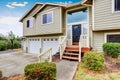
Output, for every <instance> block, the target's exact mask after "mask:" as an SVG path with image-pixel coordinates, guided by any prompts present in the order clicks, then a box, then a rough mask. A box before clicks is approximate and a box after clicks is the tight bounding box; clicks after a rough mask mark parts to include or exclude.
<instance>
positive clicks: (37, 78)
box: [24, 62, 56, 80]
mask: <svg viewBox="0 0 120 80" xmlns="http://www.w3.org/2000/svg"><path fill="white" fill-rule="evenodd" d="M24 71H25V76H26V80H54V78H55V77H56V65H55V63H51V62H41V63H34V64H29V65H27V66H26V67H25V69H24Z"/></svg>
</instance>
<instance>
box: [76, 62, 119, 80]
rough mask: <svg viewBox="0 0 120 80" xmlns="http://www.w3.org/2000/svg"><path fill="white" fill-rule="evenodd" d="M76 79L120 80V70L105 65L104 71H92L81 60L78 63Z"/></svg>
mask: <svg viewBox="0 0 120 80" xmlns="http://www.w3.org/2000/svg"><path fill="white" fill-rule="evenodd" d="M74 80H120V71H119V70H118V71H111V70H108V69H107V68H105V67H104V69H103V70H102V71H92V70H89V69H88V68H86V67H85V65H84V64H83V62H81V63H79V64H78V69H77V72H76V74H75V77H74Z"/></svg>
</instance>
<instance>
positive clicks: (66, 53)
mask: <svg viewBox="0 0 120 80" xmlns="http://www.w3.org/2000/svg"><path fill="white" fill-rule="evenodd" d="M64 54H65V55H72V56H79V54H78V53H68V52H64V53H63V55H64Z"/></svg>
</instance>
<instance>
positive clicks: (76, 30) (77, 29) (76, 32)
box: [72, 24, 81, 42]
mask: <svg viewBox="0 0 120 80" xmlns="http://www.w3.org/2000/svg"><path fill="white" fill-rule="evenodd" d="M80 35H81V25H80V24H79V25H73V26H72V38H73V42H79V39H80Z"/></svg>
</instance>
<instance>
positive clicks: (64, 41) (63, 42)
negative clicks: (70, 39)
mask: <svg viewBox="0 0 120 80" xmlns="http://www.w3.org/2000/svg"><path fill="white" fill-rule="evenodd" d="M66 45H67V37H66V36H64V37H61V38H60V43H59V48H60V59H62V55H63V53H64V51H65V48H66Z"/></svg>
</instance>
